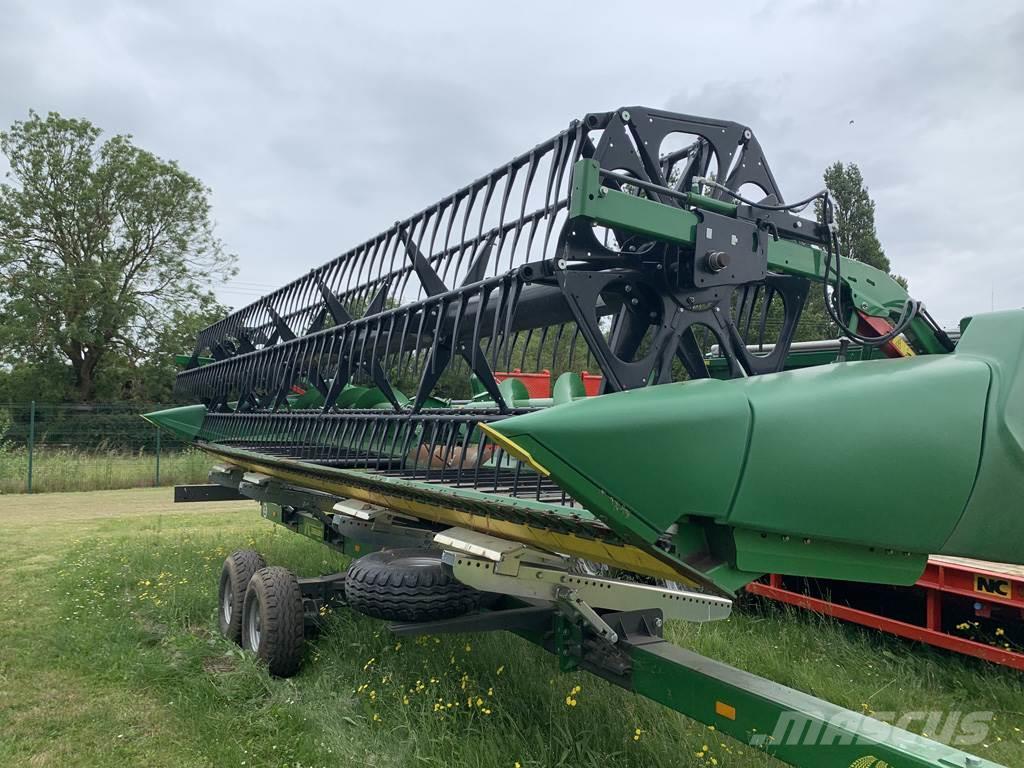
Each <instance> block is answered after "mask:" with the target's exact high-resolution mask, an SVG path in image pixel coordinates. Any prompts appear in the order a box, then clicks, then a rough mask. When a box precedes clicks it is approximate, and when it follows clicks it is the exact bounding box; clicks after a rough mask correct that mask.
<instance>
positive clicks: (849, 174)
mask: <svg viewBox="0 0 1024 768" xmlns="http://www.w3.org/2000/svg"><path fill="white" fill-rule="evenodd" d="M824 178H825V186H826V187H827V188H828V191H829V193H830V194H831V195H832V198H833V199H834V200H835V202H836V208H837V210H836V223H837V224H838V230H839V231H838V237H839V253H840V254H841V255H843V256H846V257H849V258H852V259H856V260H857V261H862V262H864V263H865V264H870V265H871V266H872V267H875V268H877V269H880V270H882V271H883V272H886V273H888V272H889V271H890V269H891V264H890V263H889V257H888V256H886V255H885V251H884V250H883V248H882V244H881V242H879V240H878V232H877V231H876V229H875V201H874V200H872V199H871V195H870V194H868V188H867V187H866V186H865V185H864V177H863V175H861V172H860V168H859V167H857V164H856V163H849V164H844V163H842V162H838V161H837V162H835V163H832V165H830V166H829V167H828V168H826V169H825V174H824ZM820 206H821V204H820V202H819V203H817V204H816V206H815V207H816V211H817V215H818V216H820V215H821V208H820ZM892 276H893V278H895V279H896V281H897V282H898V283H899V284H900V285H902V286H903V287H904V288H906V287H907V279H906V278H905V277H902V276H901V275H896V274H893V275H892ZM836 332H837V329H836V328H835V327H834V326H833V324H832V322H831V321H830V320H829V318H828V315H827V314H826V312H825V305H824V302H823V300H822V296H821V290H820V286H817V287H812V290H811V293H810V295H809V296H808V297H807V303H806V305H805V306H804V311H803V314H802V316H801V320H800V328H799V330H798V332H797V339H798V340H799V341H806V340H809V339H820V338H824V337H826V336H832V335H834V334H835V333H836Z"/></svg>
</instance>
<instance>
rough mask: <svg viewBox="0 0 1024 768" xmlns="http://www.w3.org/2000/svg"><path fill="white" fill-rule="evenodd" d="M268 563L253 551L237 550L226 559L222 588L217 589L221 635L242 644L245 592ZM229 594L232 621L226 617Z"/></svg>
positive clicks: (221, 575)
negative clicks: (226, 599) (250, 581)
mask: <svg viewBox="0 0 1024 768" xmlns="http://www.w3.org/2000/svg"><path fill="white" fill-rule="evenodd" d="M266 567H267V561H266V560H264V559H263V555H261V554H260V553H259V552H255V551H253V550H251V549H236V550H235V551H234V552H232V553H231V554H230V555H228V556H227V557H226V558H224V567H223V568H221V569H220V586H219V588H218V589H217V619H218V623H219V624H220V633H221V634H222V635H224V637H226V638H228V639H229V640H234V641H235V642H236V643H239V644H241V642H242V606H243V605H244V603H245V590H246V589H248V588H249V580H250V579H252V575H253V574H254V573H256V571H258V570H259V569H260V568H266ZM225 592H227V593H228V595H229V597H230V600H231V620H230V621H227V620H225V617H224V596H225Z"/></svg>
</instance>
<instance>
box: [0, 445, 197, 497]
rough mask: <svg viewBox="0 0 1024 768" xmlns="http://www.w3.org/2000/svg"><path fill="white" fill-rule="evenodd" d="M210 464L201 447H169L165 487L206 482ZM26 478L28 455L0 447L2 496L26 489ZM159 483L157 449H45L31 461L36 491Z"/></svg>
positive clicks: (163, 467)
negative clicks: (146, 450) (171, 449)
mask: <svg viewBox="0 0 1024 768" xmlns="http://www.w3.org/2000/svg"><path fill="white" fill-rule="evenodd" d="M209 468H210V458H209V456H206V455H205V454H203V453H202V452H200V451H195V450H184V451H165V452H164V453H163V455H161V456H160V485H178V484H181V483H199V482H203V481H204V480H205V478H206V473H207V471H208V470H209ZM27 477H28V453H27V452H26V451H25V450H24V449H13V448H6V449H4V448H0V494H7V493H23V492H24V491H25V481H26V478H27ZM155 482H156V456H155V455H154V454H153V453H152V452H148V453H143V452H139V453H124V452H118V451H98V452H97V451H78V450H73V449H55V448H40V449H37V450H36V452H35V455H34V456H33V460H32V490H33V491H34V492H35V493H53V492H62V491H103V490H112V489H119V488H145V487H149V486H152V485H154V484H155Z"/></svg>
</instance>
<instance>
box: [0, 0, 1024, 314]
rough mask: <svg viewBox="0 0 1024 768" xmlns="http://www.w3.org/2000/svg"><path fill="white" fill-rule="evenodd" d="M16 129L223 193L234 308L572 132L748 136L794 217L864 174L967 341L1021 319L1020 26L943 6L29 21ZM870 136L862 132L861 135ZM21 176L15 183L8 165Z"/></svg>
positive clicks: (7, 37) (77, 13)
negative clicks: (829, 176)
mask: <svg viewBox="0 0 1024 768" xmlns="http://www.w3.org/2000/svg"><path fill="white" fill-rule="evenodd" d="M5 6H7V7H5V9H4V11H3V14H2V16H3V19H4V22H3V24H2V25H0V82H2V83H3V84H4V86H3V88H2V89H0V125H9V124H10V122H11V121H13V120H16V119H21V118H23V117H24V116H25V115H26V114H27V111H28V109H29V108H33V109H36V110H37V111H47V110H51V109H53V110H57V111H59V112H61V113H63V114H66V115H75V116H83V117H87V118H89V119H91V120H92V121H94V122H95V123H96V124H98V125H100V126H101V127H103V128H104V129H105V130H106V131H107V132H108V133H131V134H133V135H134V136H135V137H136V140H137V141H138V143H139V144H140V145H142V146H145V147H147V148H148V149H151V150H152V151H154V152H156V153H157V154H159V155H161V156H164V157H168V158H174V159H176V160H178V161H179V162H180V163H181V164H182V166H183V167H185V168H186V169H188V170H189V171H191V172H192V173H194V174H195V175H197V176H198V177H200V178H202V179H203V180H204V181H205V182H206V183H207V184H209V185H210V186H211V188H212V189H213V192H214V210H215V215H216V217H217V220H218V227H219V232H220V234H221V236H222V237H223V239H224V240H225V241H226V243H227V244H228V246H229V248H230V249H231V250H232V251H234V252H236V253H238V254H239V257H240V265H241V274H240V275H239V278H238V280H237V281H235V282H234V283H232V284H231V285H229V286H227V287H226V288H225V289H224V293H223V297H224V299H225V300H226V301H228V302H229V303H233V304H240V303H245V302H247V301H249V300H252V299H253V298H255V297H256V296H257V295H258V294H259V293H261V292H263V291H264V290H266V289H269V288H271V287H274V286H276V285H277V284H280V283H282V282H284V281H285V280H287V279H290V278H291V277H293V276H295V275H297V274H299V273H301V272H303V271H305V270H307V269H309V268H310V267H313V266H315V265H317V264H320V263H322V262H323V261H326V260H327V259H329V258H330V257H332V256H333V255H335V254H336V253H338V252H340V251H341V250H344V249H346V248H348V247H350V246H352V245H354V244H356V243H358V242H360V241H361V240H363V239H365V238H367V237H369V236H372V235H373V234H375V233H376V232H377V231H378V230H380V229H382V228H384V227H385V226H387V225H388V224H389V223H390V222H392V221H394V220H395V219H396V218H400V217H402V216H404V215H406V214H408V213H410V212H412V211H413V210H418V209H419V208H421V207H423V206H425V205H428V204H430V203H431V202H433V201H434V200H435V199H437V198H438V197H440V196H442V195H444V194H446V193H447V192H450V191H451V190H452V189H454V188H455V187H457V186H460V185H462V184H464V183H466V182H467V181H469V180H470V179H471V178H473V177H475V176H477V175H480V174H481V173H484V172H486V171H487V170H489V169H490V168H492V167H494V166H496V165H499V164H501V163H503V162H504V161H506V160H507V159H509V158H510V157H511V156H513V155H514V154H517V153H518V152H521V151H523V150H525V149H527V148H529V147H530V146H533V144H535V143H536V142H537V141H540V140H542V139H544V138H546V137H547V136H549V135H551V134H552V133H554V132H555V131H557V130H559V129H560V128H562V127H564V125H565V124H566V123H567V122H568V121H569V120H570V119H572V118H573V117H577V116H579V115H581V114H583V113H585V112H587V111H594V110H604V109H611V108H614V107H616V106H619V105H623V104H649V105H652V106H665V107H668V108H671V109H678V110H680V111H685V112H690V113H696V114H709V115H713V116H717V117H724V118H730V119H734V120H739V121H741V122H745V123H747V124H749V125H750V126H751V127H752V128H753V129H754V131H755V132H756V133H757V134H758V137H759V138H760V141H761V144H762V146H763V147H764V148H765V151H766V152H767V154H768V158H769V160H770V162H771V164H772V167H773V170H774V172H775V175H776V177H777V179H778V180H779V183H780V184H781V185H782V188H783V190H784V192H785V193H786V195H787V196H788V197H789V198H797V197H800V196H803V195H805V194H807V193H809V192H812V191H814V190H815V189H817V188H818V187H820V185H821V172H822V170H823V169H824V167H825V166H826V165H827V164H828V163H830V162H832V161H834V160H837V159H838V160H844V161H853V162H857V163H858V164H859V165H860V166H861V169H862V170H863V172H864V175H865V178H866V179H867V181H868V184H869V186H870V187H871V192H872V194H873V196H874V197H875V200H876V201H877V203H878V228H879V233H880V236H881V238H882V242H883V244H884V246H885V247H886V250H887V252H888V254H889V256H890V258H891V259H892V262H893V265H894V268H895V269H896V270H897V271H899V272H900V273H902V274H905V275H907V276H908V277H909V278H910V281H911V287H912V290H913V292H914V294H915V295H916V296H917V297H919V298H922V299H924V300H925V301H926V303H927V304H928V306H929V307H930V308H931V309H932V311H933V312H934V313H935V314H936V315H937V316H938V317H939V318H940V320H942V321H943V322H945V323H952V322H955V321H956V320H957V319H959V317H960V316H962V315H965V314H969V313H971V312H974V311H979V310H987V309H988V307H989V304H990V302H991V301H992V293H993V288H994V294H995V298H994V304H995V306H996V307H997V308H1002V307H1011V306H1020V305H1022V304H1024V299H1022V298H1021V297H1022V296H1024V269H1022V268H1021V267H1020V266H1019V258H1020V257H1019V252H1020V245H1019V244H1020V243H1021V242H1022V240H1024V223H1022V222H1021V220H1020V219H1019V218H1018V217H1015V215H1014V210H1015V208H1016V203H1015V202H1014V198H1015V194H1016V189H1017V187H1018V186H1019V182H1018V179H1020V178H1021V177H1022V176H1024V159H1022V157H1021V156H1020V153H1019V152H1017V150H1016V145H1015V144H1016V142H1015V139H1016V137H1017V135H1018V134H1019V133H1020V127H1019V126H1020V125H1021V122H1022V120H1024V13H1022V12H1020V11H1017V10H1016V9H1015V8H1013V7H1012V6H1010V5H1005V6H1002V5H995V4H992V5H987V6H976V7H970V8H968V7H966V6H963V5H962V4H953V3H949V4H943V5H936V4H930V3H924V2H920V3H917V2H908V3H899V4H895V3H883V2H867V3H864V2H857V3H841V4H836V3H831V2H765V3H763V4H761V5H760V6H758V7H756V8H754V9H752V10H749V11H746V12H745V13H744V12H743V11H742V10H741V9H738V8H736V7H734V6H729V7H725V6H723V7H721V8H719V7H717V6H708V5H707V4H702V5H693V6H690V7H684V6H683V5H682V4H679V3H670V2H665V3H634V4H630V5H628V6H627V5H623V4H621V3H612V2H608V3H604V2H597V3H591V4H590V5H589V6H587V10H586V11H585V12H583V11H581V10H580V9H579V8H578V7H575V6H569V5H566V6H564V7H563V6H560V5H557V4H541V3H536V4H534V3H521V4H517V5H516V6H515V8H514V10H513V9H512V7H511V6H502V7H501V9H500V10H499V9H498V8H497V7H492V6H489V5H488V4H484V3H468V2H466V3H455V4H450V5H446V6H443V7H440V8H439V7H438V6H437V5H430V6H426V5H422V4H413V3H409V4H403V5H402V6H400V7H395V6H394V5H389V6H387V7H382V8H381V9H380V10H378V9H373V10H370V11H366V10H364V11H356V10H354V9H353V7H352V6H350V5H349V6H339V7H337V8H334V7H329V6H328V5H327V4H318V3H311V4H303V5H299V6H293V7H289V8H287V11H285V10H284V7H283V6H280V5H279V4H266V5H259V4H253V3H243V2H240V0H235V2H229V3H219V4H211V3H205V2H199V0H185V1H183V2H178V3H174V4H156V3H151V4H147V3H127V2H115V0H93V2H90V3H78V2H74V0H64V2H48V3H45V4H44V3H38V2H32V0H13V3H12V0H8V1H7V2H6V3H5ZM850 120H853V121H854V122H853V124H850ZM0 162H2V161H0Z"/></svg>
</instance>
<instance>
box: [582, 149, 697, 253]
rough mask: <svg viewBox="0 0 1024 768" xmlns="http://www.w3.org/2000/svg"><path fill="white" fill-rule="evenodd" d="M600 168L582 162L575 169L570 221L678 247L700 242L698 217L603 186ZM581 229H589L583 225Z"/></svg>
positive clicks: (593, 164) (596, 165)
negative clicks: (596, 224) (578, 220)
mask: <svg viewBox="0 0 1024 768" xmlns="http://www.w3.org/2000/svg"><path fill="white" fill-rule="evenodd" d="M598 168H599V167H598V164H597V162H595V161H594V160H580V161H579V162H577V163H576V165H575V167H574V169H573V187H572V194H571V196H570V199H569V217H570V218H575V217H578V216H582V217H585V218H587V219H593V220H595V221H599V222H600V223H602V224H604V225H606V226H609V227H622V228H625V229H628V230H630V231H631V232H639V233H640V234H644V235H650V236H652V237H658V238H664V239H665V240H671V241H673V242H676V243H693V242H695V241H696V239H697V235H696V227H697V222H698V221H699V220H698V219H697V217H696V215H694V214H692V213H690V212H689V211H684V210H682V209H680V208H676V207H674V206H668V205H661V204H658V203H653V202H652V201H650V200H647V199H645V198H642V197H637V196H636V195H627V194H626V193H625V192H617V191H616V190H614V189H608V188H607V187H602V186H601V179H600V173H599V170H598ZM580 226H589V225H588V224H587V223H586V222H581V223H580Z"/></svg>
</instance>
